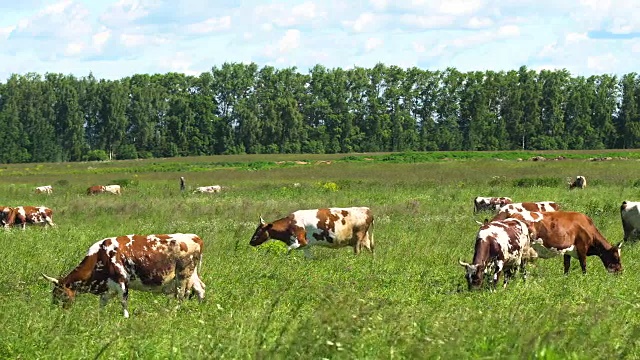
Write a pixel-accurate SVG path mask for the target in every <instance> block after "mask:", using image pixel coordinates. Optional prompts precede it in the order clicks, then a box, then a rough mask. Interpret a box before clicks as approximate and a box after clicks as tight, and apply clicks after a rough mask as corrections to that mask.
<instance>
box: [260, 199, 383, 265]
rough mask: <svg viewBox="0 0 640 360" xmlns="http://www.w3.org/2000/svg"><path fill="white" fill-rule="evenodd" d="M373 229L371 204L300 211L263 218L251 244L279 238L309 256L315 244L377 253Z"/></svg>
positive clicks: (290, 248)
mask: <svg viewBox="0 0 640 360" xmlns="http://www.w3.org/2000/svg"><path fill="white" fill-rule="evenodd" d="M372 231H373V215H372V214H371V209H369V208H368V207H349V208H323V209H311V210H298V211H295V212H293V213H291V214H289V215H288V216H287V217H284V218H281V219H278V220H275V221H273V222H270V223H265V222H264V220H263V219H262V217H260V223H259V224H258V228H257V229H256V231H255V232H254V233H253V236H251V241H250V242H249V244H250V245H251V246H258V245H260V244H262V243H264V242H265V241H267V240H269V239H276V240H280V241H282V242H284V243H285V244H286V245H287V246H288V250H289V251H290V250H293V249H297V248H301V249H302V250H303V251H304V254H305V256H306V257H310V256H311V254H310V252H309V248H310V247H311V246H323V247H329V248H341V247H345V246H352V247H353V252H354V253H355V254H356V255H357V254H359V253H360V249H361V248H362V247H365V248H367V249H369V251H371V253H373V251H374V243H373V232H372Z"/></svg>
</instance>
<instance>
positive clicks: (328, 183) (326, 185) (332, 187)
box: [318, 181, 339, 191]
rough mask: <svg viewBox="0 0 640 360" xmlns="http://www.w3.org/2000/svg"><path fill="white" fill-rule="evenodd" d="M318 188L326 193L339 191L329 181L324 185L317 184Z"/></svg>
mask: <svg viewBox="0 0 640 360" xmlns="http://www.w3.org/2000/svg"><path fill="white" fill-rule="evenodd" d="M318 186H320V187H321V188H322V189H324V190H326V191H338V189H339V187H338V184H336V183H334V182H331V181H328V182H326V183H318Z"/></svg>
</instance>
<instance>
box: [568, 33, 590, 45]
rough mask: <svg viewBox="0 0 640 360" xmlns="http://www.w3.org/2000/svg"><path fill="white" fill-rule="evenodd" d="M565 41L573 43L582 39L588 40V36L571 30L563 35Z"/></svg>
mask: <svg viewBox="0 0 640 360" xmlns="http://www.w3.org/2000/svg"><path fill="white" fill-rule="evenodd" d="M564 39H565V41H566V42H567V43H574V42H580V41H583V40H588V39H589V36H587V33H575V32H571V33H568V34H567V35H566V36H565V37H564Z"/></svg>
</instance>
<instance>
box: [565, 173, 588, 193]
mask: <svg viewBox="0 0 640 360" xmlns="http://www.w3.org/2000/svg"><path fill="white" fill-rule="evenodd" d="M586 187H587V179H586V178H585V177H584V176H581V175H578V176H576V179H575V180H574V181H573V182H570V183H569V190H571V189H574V188H578V189H584V188H586Z"/></svg>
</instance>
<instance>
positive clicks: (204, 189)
mask: <svg viewBox="0 0 640 360" xmlns="http://www.w3.org/2000/svg"><path fill="white" fill-rule="evenodd" d="M220 191H222V186H220V185H211V186H200V187H197V188H196V190H195V191H194V192H193V193H194V194H195V193H201V194H213V193H219V192H220Z"/></svg>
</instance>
